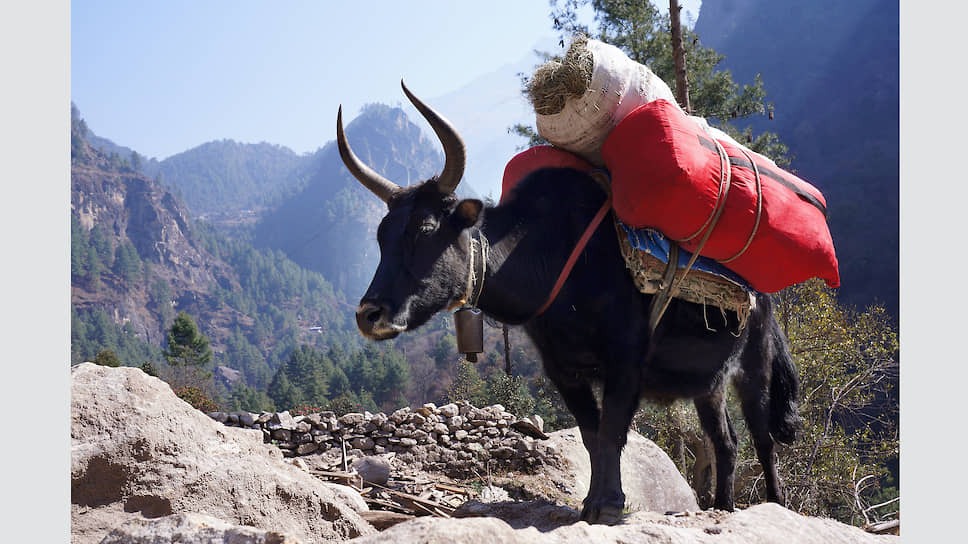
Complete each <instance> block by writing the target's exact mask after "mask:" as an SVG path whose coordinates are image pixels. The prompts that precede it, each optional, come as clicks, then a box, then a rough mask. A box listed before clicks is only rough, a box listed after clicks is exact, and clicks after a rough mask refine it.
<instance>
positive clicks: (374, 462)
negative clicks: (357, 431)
mask: <svg viewBox="0 0 968 544" xmlns="http://www.w3.org/2000/svg"><path fill="white" fill-rule="evenodd" d="M353 468H354V469H356V472H357V473H358V474H359V475H360V477H362V478H363V480H364V481H366V482H370V483H373V484H376V485H382V486H385V485H387V481H388V480H389V479H390V462H389V461H388V460H387V459H386V458H385V457H383V456H379V455H368V456H366V457H362V458H360V459H354V460H353Z"/></svg>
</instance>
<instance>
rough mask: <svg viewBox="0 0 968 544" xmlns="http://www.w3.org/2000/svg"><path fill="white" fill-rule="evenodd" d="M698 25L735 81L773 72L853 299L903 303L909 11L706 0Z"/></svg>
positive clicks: (786, 133)
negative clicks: (904, 36)
mask: <svg viewBox="0 0 968 544" xmlns="http://www.w3.org/2000/svg"><path fill="white" fill-rule="evenodd" d="M695 31H696V32H697V33H698V34H699V36H700V38H701V39H702V42H703V45H706V46H709V47H712V48H713V49H715V50H716V51H718V52H719V53H721V54H723V55H725V59H724V60H723V62H722V63H721V64H720V67H721V68H726V69H729V70H730V71H731V72H732V73H733V77H734V79H735V80H736V81H739V82H743V81H752V79H753V77H754V75H755V74H757V73H759V74H762V77H763V82H764V87H765V88H766V90H767V92H768V95H767V97H766V98H767V100H768V101H772V102H773V103H774V107H775V115H774V119H773V120H769V119H767V118H766V117H762V118H760V119H757V120H755V121H753V123H752V126H753V128H754V131H757V132H759V131H763V130H769V131H773V132H776V133H778V134H779V136H780V139H781V140H782V141H783V142H785V143H786V144H787V145H788V146H789V147H790V150H791V154H792V155H793V162H792V164H791V168H792V169H793V170H795V171H796V173H797V174H798V175H799V176H801V177H802V178H804V179H806V180H807V181H809V182H810V183H812V184H813V185H815V186H816V187H817V188H818V189H820V190H821V191H822V192H823V193H824V196H825V197H826V199H827V204H828V210H829V216H830V217H829V225H830V229H831V233H832V235H833V239H834V244H835V246H836V248H837V256H838V259H839V261H840V275H841V285H842V287H841V288H840V298H841V300H842V301H844V302H847V303H850V304H853V305H855V306H859V307H863V306H866V305H868V304H871V303H874V302H877V303H880V304H883V305H884V306H885V308H886V309H887V310H888V311H889V312H890V313H891V314H893V315H895V316H896V315H897V310H898V270H899V260H898V253H899V247H898V244H899V200H900V199H899V174H898V165H899V162H898V161H899V85H900V84H899V81H900V80H899V15H898V4H897V2H895V1H889V0H858V1H855V2H838V1H836V0H817V1H815V2H795V1H792V0H782V1H777V0H705V1H704V2H703V4H702V10H701V12H700V15H699V19H698V21H697V22H696V26H695Z"/></svg>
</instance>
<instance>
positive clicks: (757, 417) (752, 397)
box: [739, 373, 783, 504]
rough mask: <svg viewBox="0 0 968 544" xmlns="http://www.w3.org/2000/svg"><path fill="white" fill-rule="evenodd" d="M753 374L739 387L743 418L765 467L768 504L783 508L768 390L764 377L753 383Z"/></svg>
mask: <svg viewBox="0 0 968 544" xmlns="http://www.w3.org/2000/svg"><path fill="white" fill-rule="evenodd" d="M750 376H751V375H750V373H745V374H744V379H743V380H742V381H741V382H740V383H739V390H740V399H741V401H742V406H743V417H744V418H746V425H747V426H748V427H749V431H750V436H752V437H753V446H754V447H755V448H756V457H757V459H759V461H760V466H762V467H763V478H764V479H765V480H766V500H768V501H770V502H775V503H779V504H783V492H782V491H781V490H780V478H779V476H777V472H776V461H775V459H774V457H773V437H772V436H770V413H769V402H770V396H769V386H768V384H766V383H765V382H766V380H765V379H764V378H763V377H762V376H761V377H760V378H759V379H750Z"/></svg>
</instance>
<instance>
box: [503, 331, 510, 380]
mask: <svg viewBox="0 0 968 544" xmlns="http://www.w3.org/2000/svg"><path fill="white" fill-rule="evenodd" d="M504 373H505V374H507V375H508V376H510V375H511V344H510V343H508V326H507V324H505V325H504Z"/></svg>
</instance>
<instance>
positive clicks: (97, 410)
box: [71, 363, 375, 544]
mask: <svg viewBox="0 0 968 544" xmlns="http://www.w3.org/2000/svg"><path fill="white" fill-rule="evenodd" d="M356 508H359V505H357V506H356ZM180 513H200V514H205V515H207V516H212V517H215V518H218V519H220V520H223V521H225V522H226V523H229V524H234V525H243V526H251V527H256V528H260V529H265V530H267V531H275V530H279V531H282V532H285V533H286V534H288V535H291V537H292V538H295V539H298V540H300V541H302V542H305V543H318V542H331V541H337V540H345V539H348V538H353V537H357V536H360V535H366V534H370V533H374V532H375V529H373V528H372V526H370V525H369V524H367V523H366V522H365V521H364V520H363V519H362V518H361V517H360V516H359V514H357V512H356V511H355V510H354V507H353V506H350V505H348V504H347V502H346V501H345V500H343V499H341V498H340V495H339V494H338V493H337V492H336V491H334V489H333V484H325V483H323V482H321V481H319V480H318V479H316V478H314V477H313V476H312V475H310V474H308V473H306V472H305V471H302V470H300V469H298V468H296V467H294V466H292V465H291V464H289V463H288V462H286V461H284V460H283V457H282V454H281V452H280V451H279V450H278V449H277V448H274V447H272V446H270V445H267V444H264V443H263V440H262V433H261V432H259V431H253V430H246V429H240V428H231V427H226V426H224V425H222V424H220V423H218V422H216V421H214V420H213V419H211V418H210V417H208V416H206V415H205V414H203V413H201V412H200V411H198V410H196V409H194V408H192V407H191V406H190V405H189V404H187V403H186V402H184V401H182V400H181V399H179V398H178V397H176V396H175V394H174V393H173V392H172V390H171V388H170V387H169V386H168V384H166V383H165V382H163V381H161V380H159V379H157V378H153V377H151V376H148V375H147V374H145V373H143V372H142V371H141V370H139V369H135V368H124V367H122V368H109V367H104V366H97V365H94V364H91V363H84V364H81V365H78V366H75V367H73V368H72V369H71V531H72V542H74V543H75V544H86V543H88V542H90V543H95V542H99V541H100V540H101V539H102V538H103V537H104V536H105V535H106V534H107V533H108V532H109V531H110V530H111V529H113V528H115V527H117V526H118V525H120V524H122V523H124V522H127V521H130V520H134V519H139V518H142V519H151V518H159V517H163V516H169V515H172V514H180Z"/></svg>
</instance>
